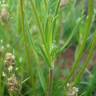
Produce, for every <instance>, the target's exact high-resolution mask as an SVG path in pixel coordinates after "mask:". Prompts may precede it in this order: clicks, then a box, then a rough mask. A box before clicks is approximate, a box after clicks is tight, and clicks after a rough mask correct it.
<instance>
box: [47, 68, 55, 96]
mask: <svg viewBox="0 0 96 96" xmlns="http://www.w3.org/2000/svg"><path fill="white" fill-rule="evenodd" d="M53 73H54V69H51V68H49V80H48V93H47V96H52V91H53V78H54V74H53Z"/></svg>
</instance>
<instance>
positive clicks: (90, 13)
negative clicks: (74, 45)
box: [66, 0, 94, 83]
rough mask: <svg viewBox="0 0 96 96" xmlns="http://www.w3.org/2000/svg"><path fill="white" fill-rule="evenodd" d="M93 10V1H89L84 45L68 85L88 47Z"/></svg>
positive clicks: (69, 77) (67, 80)
mask: <svg viewBox="0 0 96 96" xmlns="http://www.w3.org/2000/svg"><path fill="white" fill-rule="evenodd" d="M93 9H94V8H93V0H89V10H88V19H87V22H86V27H85V35H84V39H83V41H82V44H80V45H81V46H80V50H79V53H78V56H77V58H76V61H75V63H74V66H73V68H72V70H71V73H70V75H69V76H68V78H67V79H66V83H67V82H69V80H70V79H71V77H72V76H73V74H74V73H75V71H76V69H77V68H78V67H79V64H80V60H81V58H82V55H83V51H84V48H85V46H86V42H87V39H88V36H89V33H90V28H91V23H92V17H93Z"/></svg>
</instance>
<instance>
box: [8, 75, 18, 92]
mask: <svg viewBox="0 0 96 96" xmlns="http://www.w3.org/2000/svg"><path fill="white" fill-rule="evenodd" d="M18 89H19V82H18V80H17V78H16V76H15V75H14V74H13V75H12V76H11V77H10V78H8V91H9V92H10V93H14V92H18Z"/></svg>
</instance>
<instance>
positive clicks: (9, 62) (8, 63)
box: [5, 53, 15, 68]
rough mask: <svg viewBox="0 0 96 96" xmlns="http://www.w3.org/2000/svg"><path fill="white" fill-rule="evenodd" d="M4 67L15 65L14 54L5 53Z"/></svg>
mask: <svg viewBox="0 0 96 96" xmlns="http://www.w3.org/2000/svg"><path fill="white" fill-rule="evenodd" d="M5 64H6V67H8V68H9V67H10V66H11V67H13V66H14V65H15V56H14V55H13V54H12V53H6V55H5Z"/></svg>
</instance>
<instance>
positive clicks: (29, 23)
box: [0, 0, 96, 96]
mask: <svg viewBox="0 0 96 96" xmlns="http://www.w3.org/2000/svg"><path fill="white" fill-rule="evenodd" d="M0 1H1V4H0V94H1V96H9V95H10V93H8V90H7V87H8V86H7V85H6V82H5V79H4V77H3V76H2V73H3V71H4V68H3V67H4V58H5V54H6V53H7V52H10V53H13V54H14V55H15V56H16V64H17V65H16V67H17V68H18V70H17V72H16V73H17V74H18V79H20V80H21V86H22V90H20V91H21V92H20V93H21V94H19V93H18V96H19V95H20V96H69V95H68V94H71V91H72V92H73V91H74V92H75V94H74V96H77V94H78V93H80V96H83V95H82V94H83V93H84V96H93V95H92V92H94V90H95V83H96V81H95V79H96V78H95V77H96V76H95V75H96V72H93V73H92V76H93V77H92V78H90V80H88V78H87V81H88V82H87V83H89V84H88V85H87V86H86V87H87V88H86V90H83V91H80V90H79V92H77V91H78V90H77V89H76V87H77V88H78V89H79V88H80V89H82V88H81V87H80V86H81V85H82V84H81V83H82V81H84V82H85V83H86V81H85V79H84V78H85V77H86V76H85V75H84V74H85V73H86V69H87V67H88V64H89V63H90V61H91V60H92V58H93V56H94V50H95V42H96V32H94V30H96V28H95V27H94V26H95V23H94V22H95V19H96V18H95V17H96V12H95V11H94V10H96V9H95V8H94V0H88V1H87V2H88V16H85V14H84V10H85V9H84V8H85V7H84V6H85V5H84V2H83V0H81V1H78V3H77V2H76V0H69V2H68V4H66V5H64V6H63V7H62V6H61V0H6V2H3V0H0ZM3 3H4V4H5V5H6V6H7V4H8V7H6V8H5V5H4V4H3ZM2 5H3V6H2ZM3 8H5V11H6V12H7V13H2V12H5V11H2V9H3ZM2 14H5V15H2ZM6 14H7V15H6ZM4 16H5V17H4ZM70 46H71V47H73V46H74V47H75V48H74V50H75V53H74V62H72V63H73V64H72V69H71V70H68V73H69V74H68V73H67V71H66V70H67V69H68V68H67V69H66V68H64V69H63V70H64V71H65V72H66V74H68V76H64V75H65V74H64V75H63V76H61V74H62V71H61V70H62V68H60V66H61V62H58V61H62V60H61V58H60V60H59V57H60V56H61V55H62V54H64V53H65V52H66V50H67V49H68V48H69V47H70ZM86 50H87V57H86V59H85V60H84V62H81V61H82V58H83V55H84V53H85V51H86ZM63 58H64V57H63ZM57 62H58V63H57ZM64 63H66V61H65V60H63V64H64ZM59 65H60V66H59ZM94 70H95V69H94ZM77 73H78V75H76V74H77ZM3 75H4V74H3ZM88 76H89V75H88ZM73 89H74V90H73ZM8 94H9V95H8ZM11 95H12V94H11ZM71 95H72V94H71ZM72 96H73V95H72ZM78 96H79V95H78Z"/></svg>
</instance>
